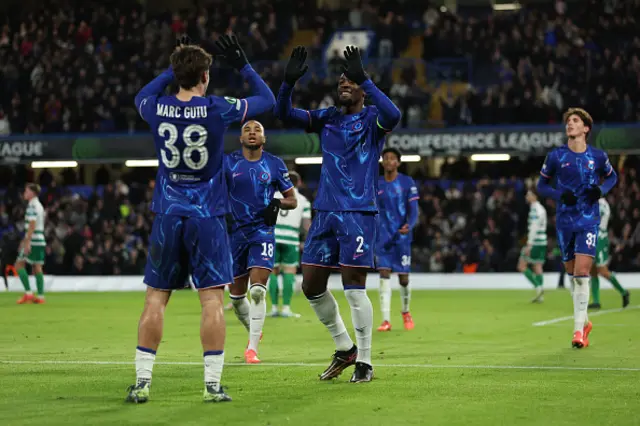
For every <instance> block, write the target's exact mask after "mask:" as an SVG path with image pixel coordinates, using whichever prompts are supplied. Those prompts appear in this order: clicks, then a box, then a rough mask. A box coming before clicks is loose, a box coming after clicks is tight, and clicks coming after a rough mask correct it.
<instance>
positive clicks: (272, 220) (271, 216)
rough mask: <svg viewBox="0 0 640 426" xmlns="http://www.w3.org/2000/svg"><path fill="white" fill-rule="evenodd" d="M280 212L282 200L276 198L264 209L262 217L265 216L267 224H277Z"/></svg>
mask: <svg viewBox="0 0 640 426" xmlns="http://www.w3.org/2000/svg"><path fill="white" fill-rule="evenodd" d="M279 212H280V200H279V199H278V198H274V199H273V200H271V202H270V203H269V205H268V206H267V207H266V208H265V209H264V210H263V211H262V217H264V223H265V225H267V226H275V224H276V221H277V220H278V213H279Z"/></svg>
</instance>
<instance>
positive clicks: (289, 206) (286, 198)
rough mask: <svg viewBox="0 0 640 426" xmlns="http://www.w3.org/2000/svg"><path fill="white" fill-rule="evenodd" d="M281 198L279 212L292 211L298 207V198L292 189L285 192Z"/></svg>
mask: <svg viewBox="0 0 640 426" xmlns="http://www.w3.org/2000/svg"><path fill="white" fill-rule="evenodd" d="M282 197H283V198H281V199H280V209H281V210H293V209H295V208H296V207H298V198H296V191H294V190H293V187H292V188H290V189H289V190H288V191H285V192H284V193H283V194H282Z"/></svg>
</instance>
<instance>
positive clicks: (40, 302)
mask: <svg viewBox="0 0 640 426" xmlns="http://www.w3.org/2000/svg"><path fill="white" fill-rule="evenodd" d="M33 303H34V304H36V305H44V303H45V302H44V298H43V297H38V296H36V297H34V298H33Z"/></svg>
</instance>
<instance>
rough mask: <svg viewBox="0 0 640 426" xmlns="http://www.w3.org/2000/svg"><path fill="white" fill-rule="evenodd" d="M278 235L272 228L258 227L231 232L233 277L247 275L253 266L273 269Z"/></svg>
mask: <svg viewBox="0 0 640 426" xmlns="http://www.w3.org/2000/svg"><path fill="white" fill-rule="evenodd" d="M275 251H276V237H275V234H274V232H273V230H272V229H269V230H264V229H257V230H252V231H250V232H247V233H245V232H242V231H236V232H234V233H232V234H231V253H232V257H233V278H234V279H235V278H238V277H242V276H245V275H247V274H248V273H249V270H250V269H251V268H262V269H268V270H269V271H272V270H273V265H274V261H275Z"/></svg>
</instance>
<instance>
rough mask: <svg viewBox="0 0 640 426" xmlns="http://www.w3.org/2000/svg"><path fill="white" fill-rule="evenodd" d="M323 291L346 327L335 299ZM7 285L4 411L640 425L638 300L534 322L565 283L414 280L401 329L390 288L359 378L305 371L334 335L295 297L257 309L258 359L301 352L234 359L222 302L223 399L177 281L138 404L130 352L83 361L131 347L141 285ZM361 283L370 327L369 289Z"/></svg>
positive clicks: (192, 304) (0, 369) (231, 323)
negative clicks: (577, 339)
mask: <svg viewBox="0 0 640 426" xmlns="http://www.w3.org/2000/svg"><path fill="white" fill-rule="evenodd" d="M335 294H336V297H337V298H338V301H339V303H340V305H341V307H342V313H343V315H344V319H345V322H346V323H347V324H348V328H349V329H351V326H350V322H351V319H350V313H349V310H348V305H347V304H346V301H345V299H344V297H343V295H342V293H341V292H336V293H335ZM17 296H18V295H17V294H6V293H2V294H0V312H1V315H0V383H1V384H2V386H0V419H1V420H0V423H2V424H6V425H23V424H24V425H27V424H33V425H36V424H37V425H41V424H64V425H69V424H91V425H125V424H160V425H165V424H167V425H189V424H193V425H195V424H214V425H274V426H276V425H277V426H280V425H303V426H312V425H345V426H346V425H360V424H361V425H366V426H374V425H465V426H468V425H492V426H493V425H544V426H561V425H575V424H579V425H583V426H584V425H617V426H619V425H638V424H640V420H639V419H638V417H637V416H638V409H639V408H640V402H639V401H640V384H639V383H640V339H639V337H640V332H639V331H638V323H639V322H640V310H636V309H628V310H626V311H624V312H612V313H607V314H604V315H601V316H595V317H593V323H594V331H593V334H592V337H591V346H590V347H589V348H587V349H584V350H579V351H578V350H573V349H571V348H570V340H571V334H572V321H563V322H559V323H557V324H551V325H548V326H543V327H533V326H532V323H533V322H536V321H542V320H548V319H552V318H557V317H563V316H566V315H571V313H572V312H573V311H572V305H571V298H570V296H569V295H568V293H567V292H565V291H555V292H548V293H547V295H546V301H545V303H544V304H543V305H531V304H529V303H528V301H529V299H530V297H531V296H532V294H531V292H523V291H421V292H420V291H415V292H414V294H413V301H412V313H413V315H414V319H415V321H416V329H415V330H413V331H411V332H405V331H404V330H403V329H402V324H401V321H400V315H399V312H398V308H399V295H398V294H397V293H394V299H393V311H394V312H395V313H394V316H393V321H392V323H393V325H394V329H393V331H392V332H390V333H386V334H380V333H376V332H375V331H374V341H373V354H374V358H373V360H374V364H375V367H376V368H375V372H376V380H374V381H373V382H372V383H367V384H351V383H348V379H349V377H350V374H351V370H348V371H347V372H345V373H344V374H343V376H341V377H340V378H339V379H337V380H335V381H333V382H320V381H319V380H318V378H317V376H318V374H319V373H320V372H321V371H322V370H323V369H324V366H326V365H327V364H328V362H329V358H330V355H331V353H332V352H333V344H332V341H331V338H330V336H329V334H328V333H327V332H326V330H325V329H324V327H323V326H322V325H321V324H320V323H319V322H318V321H317V319H316V317H315V315H314V314H313V312H312V311H311V310H310V308H309V306H308V303H306V301H305V300H304V299H303V298H302V297H300V296H297V297H296V299H295V300H294V307H295V310H296V311H299V312H300V313H302V314H303V317H302V318H299V319H282V318H275V319H271V318H268V319H267V321H266V325H265V335H264V340H263V343H262V344H261V347H260V357H261V359H262V360H263V361H264V362H268V363H305V364H312V365H302V366H282V365H261V366H244V365H238V364H237V363H241V362H242V355H243V350H244V346H245V344H246V341H247V335H246V332H245V331H244V328H242V327H241V326H240V325H239V323H238V321H237V320H236V319H235V317H234V315H233V313H230V312H229V313H227V316H226V318H227V324H228V334H227V346H226V361H227V362H228V363H230V364H229V365H227V366H226V367H225V371H224V374H223V384H225V385H226V386H227V387H228V392H229V393H230V395H231V396H232V397H233V398H234V402H232V403H229V404H204V403H202V402H201V392H202V388H203V385H202V374H203V367H202V365H201V364H200V363H201V352H202V350H201V348H200V343H199V338H198V335H199V334H198V329H199V311H200V307H199V303H198V300H197V296H196V295H195V294H194V293H192V292H180V293H177V294H175V295H174V297H173V299H172V300H171V302H170V304H169V307H168V309H167V315H166V322H165V333H164V339H163V343H162V345H161V347H160V351H159V352H158V357H157V362H158V363H157V364H156V366H155V368H154V379H153V386H152V390H151V400H150V401H149V403H147V404H146V405H140V406H133V405H126V404H125V403H124V402H123V401H124V397H125V395H126V393H125V390H126V387H127V386H128V385H129V384H131V383H133V381H134V375H135V373H134V369H133V365H130V364H99V365H97V364H86V363H83V362H82V361H107V362H132V361H133V356H134V348H135V345H136V329H137V321H138V317H139V315H140V312H141V309H142V302H143V294H142V293H52V294H49V295H48V299H47V302H48V303H47V304H46V305H43V306H35V305H28V306H16V305H15V299H16V298H17ZM370 296H371V298H372V301H373V303H374V307H375V310H376V318H375V325H377V324H378V323H379V320H380V318H379V316H378V314H377V311H378V294H377V292H375V291H374V292H371V294H370ZM602 299H603V300H602V301H603V305H604V306H605V308H617V307H619V306H620V299H619V296H618V295H617V294H616V293H614V292H612V291H604V292H603V294H602ZM6 361H20V362H23V363H22V364H10V363H7V362H6ZM42 361H61V362H67V363H66V364H64V363H60V364H53V363H49V364H45V363H42ZM69 361H78V363H77V364H70V363H68V362H69ZM162 362H183V363H186V364H185V365H167V364H162ZM189 363H192V364H189ZM234 364H235V365H234ZM402 365H406V366H402ZM420 365H421V366H422V367H419V366H420ZM490 366H504V367H554V369H550V368H547V369H545V368H531V369H526V368H494V367H490ZM576 367H588V368H592V369H591V370H577V369H575V368H576ZM620 367H626V368H632V369H637V370H631V371H621V370H615V369H616V368H620ZM606 368H612V370H606Z"/></svg>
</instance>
